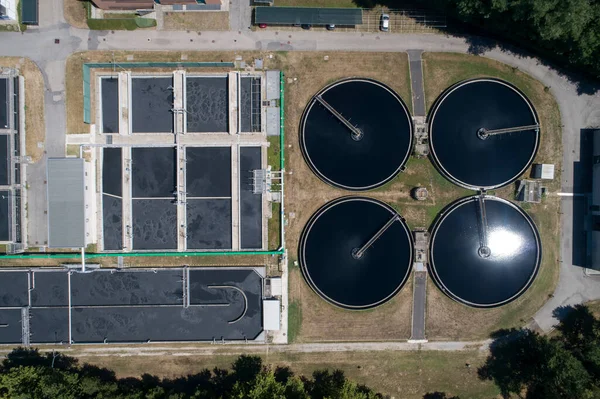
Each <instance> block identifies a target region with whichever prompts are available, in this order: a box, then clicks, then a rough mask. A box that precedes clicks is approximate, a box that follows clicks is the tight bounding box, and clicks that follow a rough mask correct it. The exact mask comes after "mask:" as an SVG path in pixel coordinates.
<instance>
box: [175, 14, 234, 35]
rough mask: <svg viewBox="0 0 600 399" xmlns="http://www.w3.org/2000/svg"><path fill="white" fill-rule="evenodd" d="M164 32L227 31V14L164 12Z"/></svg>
mask: <svg viewBox="0 0 600 399" xmlns="http://www.w3.org/2000/svg"><path fill="white" fill-rule="evenodd" d="M164 29H165V30H189V31H203V30H205V31H215V30H229V12H227V11H210V12H209V11H206V12H166V13H165V15H164Z"/></svg>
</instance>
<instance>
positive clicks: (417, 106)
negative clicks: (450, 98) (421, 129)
mask: <svg viewBox="0 0 600 399" xmlns="http://www.w3.org/2000/svg"><path fill="white" fill-rule="evenodd" d="M407 53H408V62H409V67H410V85H411V88H412V103H413V116H425V115H426V113H427V106H426V105H425V85H424V84H423V62H422V60H421V55H422V54H423V50H408V51H407Z"/></svg>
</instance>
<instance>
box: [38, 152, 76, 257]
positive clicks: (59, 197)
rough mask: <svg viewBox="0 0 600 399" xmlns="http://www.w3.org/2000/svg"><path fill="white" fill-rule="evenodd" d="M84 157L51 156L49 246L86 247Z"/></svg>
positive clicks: (49, 173)
mask: <svg viewBox="0 0 600 399" xmlns="http://www.w3.org/2000/svg"><path fill="white" fill-rule="evenodd" d="M83 169H84V160H83V158H51V159H48V179H47V180H48V230H49V231H48V246H49V247H50V248H83V247H85V209H84V170H83Z"/></svg>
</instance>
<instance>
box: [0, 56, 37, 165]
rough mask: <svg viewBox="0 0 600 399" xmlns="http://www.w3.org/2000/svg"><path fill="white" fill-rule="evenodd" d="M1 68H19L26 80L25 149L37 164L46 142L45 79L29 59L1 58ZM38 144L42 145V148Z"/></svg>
mask: <svg viewBox="0 0 600 399" xmlns="http://www.w3.org/2000/svg"><path fill="white" fill-rule="evenodd" d="M0 66H2V67H11V68H17V69H18V70H19V73H20V74H21V76H23V78H24V80H25V147H26V148H25V149H26V153H27V155H29V156H30V157H31V160H32V161H33V162H34V163H35V162H37V161H39V160H40V159H41V158H42V155H43V154H44V143H45V141H46V125H45V123H44V118H45V116H44V77H43V76H42V72H41V71H40V69H39V68H38V66H37V65H36V64H35V63H34V62H33V61H31V60H30V59H28V58H19V57H0ZM38 143H42V145H41V147H39V146H38Z"/></svg>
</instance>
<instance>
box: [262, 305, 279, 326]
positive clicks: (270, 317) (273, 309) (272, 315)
mask: <svg viewBox="0 0 600 399" xmlns="http://www.w3.org/2000/svg"><path fill="white" fill-rule="evenodd" d="M263 323H264V325H263V328H264V329H265V330H266V331H279V330H280V329H281V302H280V301H279V299H265V300H263Z"/></svg>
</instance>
